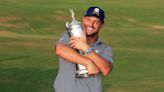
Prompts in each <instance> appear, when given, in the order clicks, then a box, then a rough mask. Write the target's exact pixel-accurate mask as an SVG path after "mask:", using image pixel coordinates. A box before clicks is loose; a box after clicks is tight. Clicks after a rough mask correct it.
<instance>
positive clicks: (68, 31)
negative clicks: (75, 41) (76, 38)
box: [65, 22, 71, 37]
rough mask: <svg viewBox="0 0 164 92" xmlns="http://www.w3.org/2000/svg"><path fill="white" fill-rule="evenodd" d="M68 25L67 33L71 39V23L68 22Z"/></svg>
mask: <svg viewBox="0 0 164 92" xmlns="http://www.w3.org/2000/svg"><path fill="white" fill-rule="evenodd" d="M65 24H66V30H67V33H68V35H69V37H71V34H70V30H71V29H70V23H69V22H66V23H65Z"/></svg>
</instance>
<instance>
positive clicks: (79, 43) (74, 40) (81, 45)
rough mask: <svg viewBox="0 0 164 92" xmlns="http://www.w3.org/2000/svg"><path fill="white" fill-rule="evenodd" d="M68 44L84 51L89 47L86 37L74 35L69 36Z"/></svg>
mask: <svg viewBox="0 0 164 92" xmlns="http://www.w3.org/2000/svg"><path fill="white" fill-rule="evenodd" d="M70 45H71V47H72V48H73V49H78V50H82V51H86V50H87V49H88V48H89V45H88V44H87V40H86V38H80V37H76V36H72V37H71V40H70Z"/></svg>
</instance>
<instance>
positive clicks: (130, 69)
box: [0, 0, 164, 92]
mask: <svg viewBox="0 0 164 92" xmlns="http://www.w3.org/2000/svg"><path fill="white" fill-rule="evenodd" d="M163 3H164V1H163V0H142V1H138V0H124V1H123V0H109V1H108V0H101V1H98V0H83V1H79V0H71V1H69V0H45V1H44V0H42V1H41V0H1V1H0V92H53V81H54V79H55V77H56V74H57V72H58V57H57V56H56V55H55V54H54V45H55V43H56V41H57V39H58V38H59V37H60V35H61V34H62V33H63V32H64V30H65V22H66V21H71V17H70V14H69V10H68V9H69V8H73V9H74V11H75V16H76V18H77V19H78V20H79V21H80V20H81V19H82V17H83V14H84V12H85V10H86V9H87V8H88V7H89V6H100V7H102V8H103V9H104V10H105V11H106V20H105V25H104V27H103V29H102V30H101V32H100V38H101V39H102V40H104V41H105V42H107V43H108V44H111V45H112V47H113V53H114V60H115V63H114V68H113V71H112V73H111V74H110V75H109V76H107V77H105V78H104V82H103V86H104V92H163V91H164V86H163V85H164V81H163V77H164V73H163V69H164V68H163V64H164V62H163V61H164V58H163V55H164V42H163V39H164V19H163V16H164V12H163V9H164V6H163Z"/></svg>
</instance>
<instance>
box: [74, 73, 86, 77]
mask: <svg viewBox="0 0 164 92" xmlns="http://www.w3.org/2000/svg"><path fill="white" fill-rule="evenodd" d="M87 77H89V75H88V74H87V73H84V74H78V73H77V74H76V78H87Z"/></svg>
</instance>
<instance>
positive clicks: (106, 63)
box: [54, 7, 113, 92]
mask: <svg viewBox="0 0 164 92" xmlns="http://www.w3.org/2000/svg"><path fill="white" fill-rule="evenodd" d="M104 18H105V14H104V11H103V10H102V9H100V8H99V7H90V8H89V9H88V10H87V11H86V13H85V15H84V17H83V22H82V23H83V27H84V32H85V33H84V35H86V38H79V37H75V36H73V37H71V38H70V39H69V35H68V33H67V32H65V33H64V34H63V35H62V37H61V38H60V39H59V41H58V43H57V45H56V47H55V49H56V54H57V55H58V56H59V57H60V62H59V72H58V75H57V77H56V80H55V83H54V87H55V91H56V92H102V79H101V77H102V76H106V75H108V74H109V73H110V71H111V70H112V63H113V60H112V48H111V47H110V46H109V45H107V44H105V43H104V42H102V41H101V40H100V39H99V38H98V37H99V36H98V33H99V31H100V28H101V27H102V25H103V24H104ZM76 50H82V51H84V52H85V53H86V55H84V56H82V55H80V54H79V53H78V52H77V51H76ZM76 64H81V65H83V66H85V67H86V68H87V70H88V74H89V75H90V77H88V78H77V77H76Z"/></svg>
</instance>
